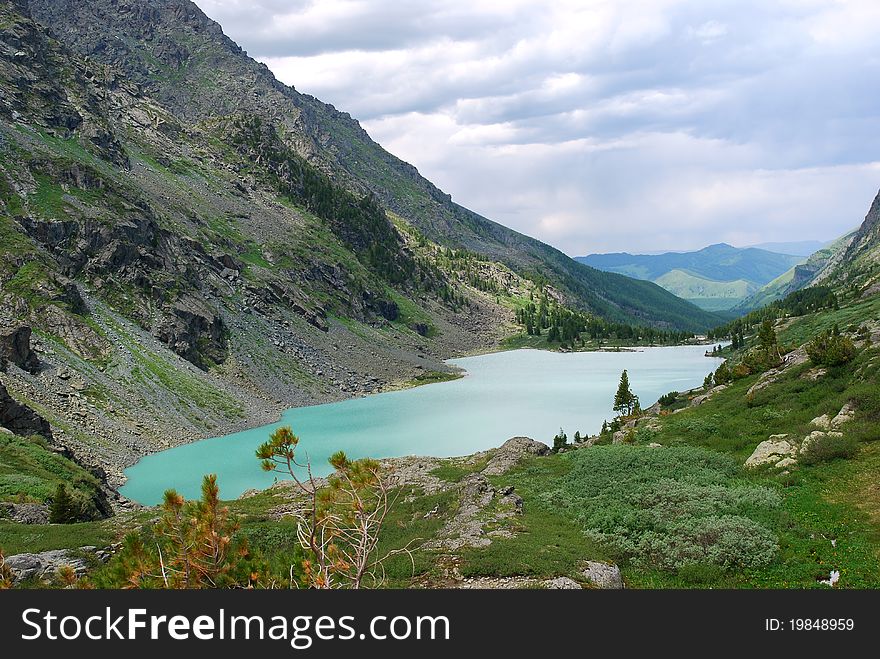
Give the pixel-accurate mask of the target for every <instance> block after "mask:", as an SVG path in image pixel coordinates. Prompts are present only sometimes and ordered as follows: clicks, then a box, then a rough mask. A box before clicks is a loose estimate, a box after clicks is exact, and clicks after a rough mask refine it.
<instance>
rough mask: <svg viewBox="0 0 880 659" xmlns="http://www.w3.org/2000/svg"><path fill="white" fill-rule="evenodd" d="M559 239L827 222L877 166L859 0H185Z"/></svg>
mask: <svg viewBox="0 0 880 659" xmlns="http://www.w3.org/2000/svg"><path fill="white" fill-rule="evenodd" d="M196 2H197V4H198V5H199V6H200V7H201V8H202V9H203V10H204V11H205V12H206V13H207V14H208V15H209V16H211V17H212V18H214V19H215V20H217V21H218V22H219V23H220V24H221V25H222V26H223V28H224V30H225V31H226V33H227V34H228V35H229V36H230V37H232V38H233V39H234V40H236V41H237V42H238V43H239V44H240V45H241V46H242V47H243V48H244V49H245V50H247V51H248V53H249V54H250V55H251V56H252V57H254V58H256V59H258V60H260V61H262V62H265V63H266V64H267V65H268V66H269V67H270V68H271V69H272V71H273V72H274V73H275V75H276V76H277V77H278V78H279V79H280V80H282V81H283V82H286V83H288V84H291V85H293V86H295V87H296V88H297V89H298V90H300V91H302V92H306V93H309V94H313V95H315V96H317V97H318V98H320V99H321V100H324V101H326V102H328V103H332V104H333V105H335V106H336V107H337V108H339V109H341V110H345V111H347V112H350V113H351V114H352V116H354V117H355V118H357V119H359V120H360V121H361V124H362V125H363V126H364V128H366V129H367V131H368V132H369V133H370V135H371V136H372V137H373V139H375V140H376V141H378V142H379V143H380V144H382V145H383V146H384V147H385V148H386V149H388V150H389V151H391V152H392V153H394V154H395V155H397V156H399V157H401V158H403V159H404V160H407V161H408V162H411V163H413V164H414V165H416V166H417V167H418V168H419V170H420V171H421V173H422V174H424V175H425V176H427V177H428V178H429V179H431V180H432V181H433V182H434V183H436V184H437V185H439V186H440V187H441V188H443V189H444V190H445V191H446V192H449V193H450V194H452V196H453V199H455V200H456V201H458V202H459V203H461V204H463V205H465V206H467V207H469V208H471V209H473V210H475V211H478V212H479V213H481V214H483V215H486V216H487V217H489V218H492V219H494V220H497V221H499V222H502V223H503V224H506V225H508V226H511V227H514V228H516V229H518V230H520V231H522V232H524V233H527V234H529V235H533V236H536V237H538V238H540V239H542V240H544V241H546V242H549V243H551V244H553V245H555V246H556V247H559V248H560V249H562V250H563V251H564V252H566V253H568V254H570V255H580V254H585V253H589V252H601V251H624V250H625V251H656V250H660V249H687V248H697V247H702V246H704V245H706V244H709V243H712V242H720V241H725V242H729V243H732V244H734V245H747V244H753V243H759V242H764V241H780V240H807V239H830V238H833V237H836V236H838V235H840V234H842V233H844V232H845V231H846V230H848V229H850V228H852V227H854V226H856V225H857V224H858V223H859V222H860V221H861V219H862V218H863V217H864V215H865V213H866V212H867V209H868V207H869V205H870V203H871V201H872V199H873V198H874V195H875V194H876V193H877V190H878V188H880V83H878V81H880V39H878V38H877V34H878V32H877V26H878V25H880V2H877V0H735V1H721V0H556V1H548V2H536V1H535V0H528V1H525V0H407V1H406V2H402V1H401V0H196Z"/></svg>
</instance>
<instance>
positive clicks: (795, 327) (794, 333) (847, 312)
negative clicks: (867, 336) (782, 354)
mask: <svg viewBox="0 0 880 659" xmlns="http://www.w3.org/2000/svg"><path fill="white" fill-rule="evenodd" d="M878 317H880V295H875V296H873V297H871V298H869V299H867V300H864V301H856V302H854V303H852V304H850V305H847V306H842V307H841V308H840V309H836V310H828V311H824V312H822V313H815V314H809V315H807V316H802V317H800V318H797V319H795V321H794V322H792V323H791V325H789V326H788V327H786V328H785V329H784V330H782V331H780V332H779V339H780V341H782V342H783V343H786V344H791V343H797V344H798V345H801V344H803V343H806V342H807V341H809V340H810V339H811V338H813V337H814V336H816V335H817V334H820V333H821V332H824V331H826V330H829V329H831V328H832V327H834V325H838V326H839V327H840V328H841V329H843V330H845V329H846V328H847V327H849V326H850V325H856V326H858V325H861V324H862V323H863V322H864V321H865V320H866V319H876V318H878Z"/></svg>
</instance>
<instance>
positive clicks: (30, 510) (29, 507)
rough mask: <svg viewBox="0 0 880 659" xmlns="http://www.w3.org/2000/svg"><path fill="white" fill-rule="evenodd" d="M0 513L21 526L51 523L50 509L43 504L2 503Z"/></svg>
mask: <svg viewBox="0 0 880 659" xmlns="http://www.w3.org/2000/svg"><path fill="white" fill-rule="evenodd" d="M0 511H2V513H3V515H2V516H3V517H8V518H9V519H11V520H12V521H13V522H18V523H19V524H48V523H49V507H48V506H47V505H45V504H42V503H0Z"/></svg>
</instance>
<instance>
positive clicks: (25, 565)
mask: <svg viewBox="0 0 880 659" xmlns="http://www.w3.org/2000/svg"><path fill="white" fill-rule="evenodd" d="M5 563H6V566H7V567H8V568H9V569H10V570H12V578H13V583H20V582H21V581H24V580H26V579H34V578H36V579H44V578H51V577H53V576H55V575H56V574H57V573H58V570H60V569H61V568H62V567H65V566H68V567H70V568H72V569H73V571H74V573H75V574H76V575H77V576H82V575H84V574H85V573H86V570H87V569H88V563H87V562H86V560H85V559H84V558H82V557H80V556H74V555H73V552H72V551H71V550H69V549H52V550H50V551H44V552H40V553H37V554H15V555H13V556H7V557H6V559H5Z"/></svg>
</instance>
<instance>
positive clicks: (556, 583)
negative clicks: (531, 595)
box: [543, 577, 581, 590]
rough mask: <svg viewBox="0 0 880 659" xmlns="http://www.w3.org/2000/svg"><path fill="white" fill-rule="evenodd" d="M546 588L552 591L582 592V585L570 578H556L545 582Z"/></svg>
mask: <svg viewBox="0 0 880 659" xmlns="http://www.w3.org/2000/svg"><path fill="white" fill-rule="evenodd" d="M543 585H544V588H548V589H550V590H580V589H581V585H580V584H579V583H578V582H577V581H575V580H574V579H570V578H569V577H554V578H553V579H547V580H546V581H545V582H544V584H543Z"/></svg>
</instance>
